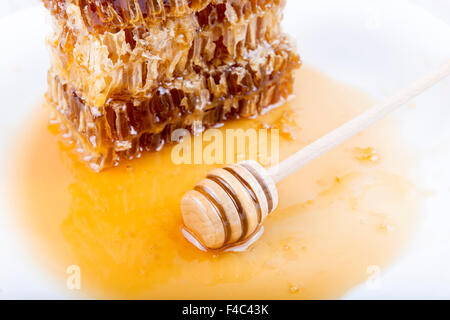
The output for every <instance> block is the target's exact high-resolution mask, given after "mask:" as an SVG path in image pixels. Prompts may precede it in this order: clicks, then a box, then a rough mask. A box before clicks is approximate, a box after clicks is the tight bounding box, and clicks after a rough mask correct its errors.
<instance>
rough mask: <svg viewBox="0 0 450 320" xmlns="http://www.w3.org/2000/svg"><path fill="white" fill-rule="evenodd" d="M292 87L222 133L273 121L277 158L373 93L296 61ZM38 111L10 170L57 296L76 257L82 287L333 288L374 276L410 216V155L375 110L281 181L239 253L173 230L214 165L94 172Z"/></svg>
mask: <svg viewBox="0 0 450 320" xmlns="http://www.w3.org/2000/svg"><path fill="white" fill-rule="evenodd" d="M295 94H296V97H295V98H294V99H293V100H291V101H290V102H289V103H287V104H285V105H284V106H282V107H279V108H277V109H275V110H273V111H271V112H269V113H268V114H266V115H264V116H262V117H259V118H258V119H251V120H240V121H235V122H232V123H229V124H227V125H226V126H225V127H223V128H222V129H221V130H224V129H227V128H260V127H271V128H278V129H280V132H281V134H280V157H281V158H285V157H287V156H288V155H290V154H292V153H294V152H295V151H296V150H298V149H300V148H301V147H302V146H305V145H307V144H308V143H310V142H312V141H314V140H315V139H317V138H319V137H320V136H322V135H323V134H325V133H327V132H328V131H330V130H331V129H334V128H335V127H337V126H338V125H340V124H342V123H344V122H345V121H347V120H349V119H350V118H352V117H353V116H355V115H357V114H359V113H360V112H362V111H363V110H365V109H366V108H368V107H370V106H371V105H372V104H373V101H372V99H370V98H369V97H368V96H367V95H365V94H364V93H362V92H360V91H358V90H357V89H355V88H353V87H350V86H347V85H344V84H341V83H339V82H337V81H334V80H332V79H330V78H328V77H327V76H325V75H324V74H322V73H321V72H319V71H317V70H315V69H314V68H311V67H308V66H306V67H304V68H303V69H302V70H301V71H300V72H299V73H298V76H297V81H296V92H295ZM39 113H40V114H39V115H38V116H36V117H34V118H33V119H32V122H33V123H32V125H31V126H30V128H31V129H30V130H31V131H28V132H27V136H26V137H25V138H23V139H22V142H21V143H20V144H19V148H20V150H21V151H20V152H19V158H18V160H17V161H15V170H14V171H13V173H14V175H15V181H17V182H18V184H17V188H16V190H17V195H18V196H19V199H20V201H19V202H20V203H21V204H22V210H21V212H22V214H21V215H19V223H20V228H21V230H22V233H23V234H24V235H25V237H26V239H27V240H28V242H29V247H30V250H29V251H30V256H32V257H33V258H34V259H35V260H36V261H38V262H39V264H40V265H41V266H42V267H43V268H44V269H45V270H46V272H47V273H50V274H51V275H53V276H54V277H55V279H57V281H60V284H61V288H62V289H63V290H68V291H67V293H68V294H72V293H73V292H72V291H69V289H65V287H66V280H67V278H66V277H67V274H66V270H67V268H68V267H69V266H72V265H76V266H79V267H80V271H81V290H79V291H77V292H76V293H77V294H80V295H81V296H83V297H94V298H97V297H102V298H160V299H165V298H177V299H179V298H185V299H241V298H252V299H260V298H261V299H318V298H319V299H320V298H338V297H341V296H342V295H343V294H344V293H346V292H347V291H348V290H349V289H351V288H352V287H354V286H355V285H357V284H360V283H363V282H364V281H366V280H367V279H368V278H369V277H371V276H373V274H372V271H373V270H374V266H375V267H376V268H383V267H385V266H386V265H388V264H389V263H392V262H393V260H394V259H395V257H397V256H398V254H399V252H401V248H402V247H403V246H404V245H405V243H406V241H407V240H408V238H409V236H410V234H411V231H412V229H413V227H414V225H415V222H416V217H417V215H418V210H419V209H418V208H419V207H420V206H419V205H420V203H419V197H418V196H417V193H416V190H415V188H414V186H413V185H412V184H411V183H410V182H409V179H408V172H409V170H410V169H411V168H412V167H411V165H410V163H411V158H410V157H409V156H408V152H407V150H405V147H404V146H403V145H402V141H401V139H400V138H399V135H398V134H397V132H396V126H395V122H394V121H393V120H389V119H387V120H383V121H382V122H380V123H379V124H377V125H375V126H374V127H372V128H370V129H369V130H367V131H365V132H364V133H362V134H360V135H358V136H357V137H355V138H353V139H351V140H350V141H348V142H346V143H345V144H343V145H342V146H340V147H338V148H337V149H335V150H333V151H331V152H329V153H328V154H326V155H324V156H322V157H321V158H319V159H318V160H316V161H314V162H313V163H311V164H309V165H308V166H307V167H305V168H303V169H302V170H300V171H299V172H297V173H296V174H294V175H293V176H291V177H289V178H288V179H286V180H285V181H283V182H282V183H280V184H279V192H280V205H279V208H278V209H277V210H276V211H275V212H274V213H273V214H272V216H270V217H269V218H268V220H267V221H266V223H265V232H264V234H263V236H262V237H261V238H260V239H259V241H257V242H256V243H255V244H253V245H252V246H251V247H250V248H249V249H248V250H247V251H246V252H241V253H233V252H229V253H221V254H219V253H208V252H202V251H200V250H198V249H197V248H195V247H194V246H193V245H191V244H190V243H189V242H188V241H186V239H185V238H184V237H183V235H182V233H181V226H182V219H181V214H180V208H179V206H180V199H181V197H182V195H183V194H184V192H186V191H187V190H189V189H191V188H192V187H193V186H194V185H195V183H196V182H198V181H199V180H201V179H202V178H203V177H204V176H205V174H206V172H207V171H209V170H211V169H212V167H214V166H208V165H175V164H174V163H173V161H172V160H171V147H167V148H164V150H162V151H161V152H159V153H154V154H146V155H144V156H143V157H142V158H141V159H137V160H134V161H132V162H129V163H126V164H124V165H122V166H120V167H117V168H114V169H111V170H106V171H104V172H101V173H95V172H92V171H90V170H89V169H87V168H86V166H85V165H83V164H81V163H79V162H78V161H76V159H75V157H74V156H72V155H71V154H70V152H68V151H67V150H66V149H67V148H66V147H65V146H63V145H62V144H61V143H58V142H57V138H56V136H55V134H54V128H53V127H52V126H49V125H48V121H47V119H48V115H47V114H46V112H45V111H44V110H40V111H39ZM375 270H377V269H375Z"/></svg>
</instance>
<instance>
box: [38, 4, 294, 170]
mask: <svg viewBox="0 0 450 320" xmlns="http://www.w3.org/2000/svg"><path fill="white" fill-rule="evenodd" d="M43 2H44V4H45V5H46V7H47V8H48V9H49V10H50V12H51V13H52V16H53V21H54V24H53V25H54V32H53V33H52V34H51V35H50V36H49V38H48V44H49V47H50V52H51V58H52V66H51V69H50V70H49V73H48V84H49V89H48V93H47V101H48V105H49V106H50V107H51V109H52V110H53V111H54V112H53V113H54V117H55V119H56V120H58V121H59V123H60V124H61V128H62V130H63V132H64V135H62V136H64V137H65V139H67V138H68V137H70V139H72V140H73V141H74V142H75V143H76V145H77V148H74V149H75V150H77V151H78V152H79V153H80V155H81V156H82V159H83V160H84V161H86V162H87V163H88V164H89V165H90V166H91V167H92V168H93V169H94V170H97V171H100V170H102V169H104V168H108V167H111V166H115V165H118V164H119V163H120V161H122V160H125V159H126V160H131V159H134V158H136V157H139V156H140V155H141V154H142V153H143V152H147V151H157V150H159V149H161V148H162V147H163V146H164V144H167V143H169V142H171V139H170V136H171V133H172V132H173V131H174V130H175V129H178V128H186V129H192V127H193V125H194V124H196V125H198V124H199V123H200V124H201V127H202V128H208V127H212V126H215V125H217V124H218V123H222V122H224V121H226V120H229V119H236V118H241V117H251V116H255V115H257V114H258V113H260V112H262V111H263V110H264V109H266V108H269V107H270V106H273V105H275V104H278V103H279V102H280V101H282V100H283V99H286V98H287V97H288V96H289V95H290V94H291V93H292V84H293V81H294V79H293V74H294V70H295V69H296V68H298V67H299V66H300V65H301V62H300V58H299V56H298V54H297V53H296V50H295V46H294V45H293V44H292V42H291V40H290V39H289V37H288V36H287V35H285V34H284V33H283V32H282V30H281V27H280V23H281V20H282V10H283V8H284V4H285V0H43Z"/></svg>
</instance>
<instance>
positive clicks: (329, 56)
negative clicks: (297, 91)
mask: <svg viewBox="0 0 450 320" xmlns="http://www.w3.org/2000/svg"><path fill="white" fill-rule="evenodd" d="M285 26H286V28H287V29H288V31H289V32H290V33H291V34H293V35H294V36H295V37H296V38H297V39H298V41H299V49H300V52H301V54H302V57H303V60H304V61H305V62H306V63H308V64H310V65H313V66H316V67H319V68H320V69H322V70H323V71H325V72H326V73H327V74H329V75H331V76H332V77H334V78H336V79H338V80H341V81H343V82H347V83H350V84H353V85H356V86H357V87H359V88H361V89H363V90H364V91H366V92H368V93H370V94H372V95H373V96H375V97H377V98H382V97H385V96H387V95H389V94H391V93H393V92H395V91H396V90H398V89H400V88H401V87H403V86H405V85H407V84H408V83H409V82H411V81H412V80H414V79H415V78H417V77H418V76H420V75H422V74H423V73H425V72H427V71H429V70H431V69H432V68H434V67H436V66H438V65H439V64H440V63H442V62H444V61H445V60H446V59H448V58H450V41H449V39H450V27H449V26H448V25H447V24H445V23H444V22H442V21H441V20H439V19H437V18H435V17H434V16H432V15H430V14H429V13H427V12H426V11H425V10H423V9H421V8H420V7H417V6H414V5H411V4H410V3H409V2H408V1H402V0H397V1H384V0H383V1H380V0H379V1H369V0H367V1H361V0H341V1H332V0H328V1H326V0H315V1H294V0H290V1H288V7H287V9H286V21H285ZM48 30H49V24H48V23H46V14H45V10H44V9H43V8H41V7H36V8H32V9H29V10H26V11H22V12H20V13H18V14H15V15H12V16H8V17H6V18H4V19H3V20H0V46H1V53H0V55H1V58H0V71H1V72H0V88H1V97H0V98H1V100H0V101H2V103H3V107H2V108H1V110H2V111H1V112H2V115H1V117H0V136H1V137H2V138H1V139H0V153H2V154H1V156H0V168H1V169H0V170H1V171H0V178H1V179H0V181H1V182H0V298H67V297H68V296H67V293H63V292H62V291H60V290H61V289H58V286H57V285H56V284H55V283H54V280H52V279H50V278H48V277H47V276H45V273H44V272H42V271H41V269H40V267H39V266H37V265H36V263H35V262H33V261H31V259H30V256H29V254H28V253H27V252H26V249H25V247H24V246H23V245H22V243H21V235H20V230H17V229H16V227H15V226H14V223H13V221H14V219H13V218H14V217H13V211H12V210H11V209H10V208H9V207H8V201H6V200H7V199H6V197H7V190H8V181H7V179H6V172H5V168H6V167H5V159H6V154H7V152H8V150H10V148H12V147H13V146H12V144H11V141H9V140H8V136H9V133H10V132H11V131H12V130H17V129H18V128H20V125H21V123H22V121H23V119H24V118H25V117H26V116H27V115H28V114H29V113H30V112H31V110H32V109H33V108H36V107H37V105H36V103H37V101H39V99H40V98H41V97H42V94H43V93H44V91H45V88H46V71H47V68H48V65H49V61H48V57H47V52H46V48H45V45H44V38H45V35H46V33H47V32H48ZM449 89H450V80H446V81H445V82H443V83H441V84H440V85H438V86H437V87H435V88H433V89H432V90H430V91H429V92H427V93H426V94H424V95H423V96H421V97H420V98H418V99H416V100H415V102H416V105H417V107H416V108H415V109H414V110H413V111H411V110H408V112H405V111H404V110H403V111H399V112H398V113H397V116H401V117H402V129H403V131H402V132H404V134H405V136H406V138H407V139H408V141H410V142H411V143H412V144H414V147H415V148H417V149H418V150H419V152H418V157H420V163H421V170H420V175H421V177H422V181H421V182H420V183H421V185H420V186H421V187H422V188H423V189H433V190H437V192H436V193H435V194H434V196H433V197H430V198H429V199H428V201H427V205H426V213H425V215H424V217H423V219H422V221H421V222H420V226H419V228H418V231H417V233H416V235H415V237H414V239H413V240H412V242H411V245H410V248H409V249H408V251H407V252H406V253H404V254H403V256H402V257H401V258H400V259H398V260H397V262H395V263H394V264H393V265H392V266H391V267H389V268H388V269H387V270H386V271H384V273H383V275H382V277H381V279H380V280H379V281H380V282H379V284H380V285H379V286H375V287H374V286H366V285H361V286H359V287H358V288H355V289H354V290H352V291H351V292H350V293H349V294H348V295H347V296H346V298H450V232H449V229H450V227H449V226H450V205H449V200H448V199H450V169H449V168H448V164H449V163H450V148H449V147H450V125H449V123H450V90H449ZM419 155H420V156H419Z"/></svg>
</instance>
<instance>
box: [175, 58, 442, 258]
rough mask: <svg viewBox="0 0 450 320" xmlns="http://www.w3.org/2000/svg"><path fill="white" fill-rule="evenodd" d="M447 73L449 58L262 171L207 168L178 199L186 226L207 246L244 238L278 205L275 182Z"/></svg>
mask: <svg viewBox="0 0 450 320" xmlns="http://www.w3.org/2000/svg"><path fill="white" fill-rule="evenodd" d="M449 74H450V60H449V61H447V62H446V63H445V64H444V65H442V66H441V67H439V68H438V69H437V70H435V71H434V72H432V73H431V74H429V75H428V76H425V77H424V78H422V79H420V80H419V81H417V82H416V83H414V84H413V85H412V86H410V87H409V88H407V89H404V90H402V91H400V92H399V93H398V94H396V95H394V96H392V97H391V98H389V99H387V100H386V101H384V102H382V103H380V104H377V105H375V106H374V107H372V108H371V109H369V110H368V111H366V112H364V113H363V114H361V115H359V116H357V117H356V118H354V119H353V120H351V121H349V122H347V123H346V124H344V125H343V126H341V127H339V128H337V129H335V130H334V131H332V132H330V133H329V134H327V135H325V136H324V137H322V138H320V139H319V140H317V141H315V142H313V143H312V144H310V145H308V146H307V147H305V148H304V149H302V150H300V151H298V152H297V153H295V154H294V155H292V156H291V157H289V158H287V159H286V160H284V161H283V162H281V163H279V164H278V165H276V166H274V167H272V168H270V169H268V170H266V169H264V168H263V167H262V166H261V165H260V164H258V163H257V162H255V161H246V162H243V163H240V164H236V165H231V166H227V167H224V168H222V169H216V170H213V171H211V172H210V173H209V174H208V175H207V177H206V178H205V179H204V180H202V181H200V182H199V183H198V184H197V185H196V186H195V188H194V190H191V191H188V192H187V193H186V194H185V195H184V197H183V199H182V201H181V211H182V215H183V221H184V227H185V229H184V230H185V231H187V232H188V234H189V235H190V236H192V237H194V238H195V240H197V241H198V242H199V243H200V244H201V245H202V246H203V247H204V248H205V249H210V250H218V249H224V248H228V247H232V246H236V245H239V244H242V243H245V242H246V241H248V240H249V239H250V238H251V237H252V236H254V235H255V234H256V233H257V232H258V230H260V229H261V227H262V224H263V223H264V220H265V219H266V218H267V216H268V215H269V214H271V213H272V212H273V211H274V210H275V209H276V207H277V205H278V192H277V187H276V185H275V184H276V183H278V182H280V181H281V180H283V179H284V178H286V177H288V176H289V175H291V174H292V173H294V172H295V171H297V170H299V169H300V168H302V167H303V166H305V165H306V164H308V163H309V162H311V161H312V160H314V159H316V158H317V157H319V156H321V155H322V154H324V153H325V152H327V151H329V150H331V149H333V148H334V147H336V146H338V145H339V144H341V143H342V142H344V141H346V140H348V139H349V138H351V137H353V136H355V135H356V134H358V133H359V132H361V131H363V130H364V129H366V128H367V127H369V126H370V125H372V124H374V123H375V122H376V121H378V120H380V119H381V118H383V117H384V116H386V115H387V114H389V113H390V112H392V111H394V110H395V109H396V108H398V107H400V106H402V105H404V104H405V103H407V102H408V101H410V100H411V99H412V98H414V97H416V96H417V95H419V94H421V93H422V92H424V91H425V90H427V89H428V88H430V87H432V86H433V85H435V84H436V83H438V82H439V81H441V80H442V79H444V78H445V77H447V76H448V75H449Z"/></svg>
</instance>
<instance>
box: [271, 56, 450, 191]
mask: <svg viewBox="0 0 450 320" xmlns="http://www.w3.org/2000/svg"><path fill="white" fill-rule="evenodd" d="M449 75H450V60H449V61H447V62H446V63H445V64H443V65H442V66H440V67H439V68H438V69H437V70H435V71H434V72H432V73H431V74H429V75H427V76H425V77H423V78H422V79H420V80H419V81H417V82H416V83H414V84H413V85H412V86H410V87H408V88H406V89H404V90H402V91H400V92H399V93H398V94H396V95H395V96H393V97H391V98H389V99H387V100H385V101H383V102H382V103H380V104H377V105H375V106H374V107H372V108H371V109H369V110H367V111H366V112H364V113H363V114H361V115H360V116H358V117H356V118H354V119H353V120H351V121H349V122H347V123H346V124H344V125H343V126H341V127H339V128H337V129H335V130H334V131H332V132H330V133H328V134H327V135H325V136H324V137H322V138H320V139H319V140H317V141H315V142H313V143H311V144H310V145H308V146H307V147H305V148H303V149H302V150H300V151H299V152H297V153H295V154H294V155H292V156H290V157H289V158H287V159H286V160H284V161H283V162H281V163H279V164H278V165H276V166H274V167H272V168H270V169H269V174H270V176H271V177H272V179H273V180H274V181H275V182H276V183H278V182H280V181H281V180H283V179H285V178H286V177H288V176H290V175H291V174H292V173H294V172H296V171H297V170H299V169H300V168H302V167H303V166H305V165H306V164H308V163H309V162H311V161H312V160H314V159H316V158H318V157H320V156H321V155H323V154H324V153H326V152H328V151H330V150H331V149H333V148H335V147H336V146H338V145H340V144H341V143H343V142H345V141H347V140H348V139H350V138H352V137H353V136H355V135H357V134H358V133H360V132H361V131H363V130H364V129H367V128H368V127H369V126H371V125H372V124H374V123H375V122H377V121H378V120H380V119H382V118H384V117H385V116H386V115H388V114H389V113H391V112H392V111H394V110H395V109H397V108H398V107H400V106H402V105H404V104H405V103H407V102H409V101H410V100H411V99H413V98H414V97H416V96H418V95H419V94H421V93H422V92H424V91H425V90H427V89H428V88H430V87H432V86H434V85H435V84H436V83H438V82H439V81H441V80H443V79H444V78H445V77H447V76H449Z"/></svg>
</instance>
